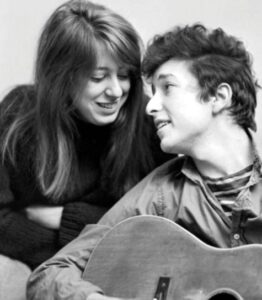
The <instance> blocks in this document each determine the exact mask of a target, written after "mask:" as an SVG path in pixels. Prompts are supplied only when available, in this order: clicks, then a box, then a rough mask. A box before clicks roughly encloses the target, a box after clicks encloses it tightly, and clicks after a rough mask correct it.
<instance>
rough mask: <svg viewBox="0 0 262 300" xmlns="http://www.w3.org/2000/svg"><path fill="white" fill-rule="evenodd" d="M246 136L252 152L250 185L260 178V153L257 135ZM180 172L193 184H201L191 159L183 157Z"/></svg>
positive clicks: (261, 172)
mask: <svg viewBox="0 0 262 300" xmlns="http://www.w3.org/2000/svg"><path fill="white" fill-rule="evenodd" d="M248 135H249V137H250V140H251V143H252V152H253V157H254V161H253V171H252V174H251V177H250V183H251V184H256V183H257V182H258V181H259V180H260V178H261V176H262V161H261V157H262V151H260V152H259V150H258V147H257V145H258V143H257V135H256V134H254V133H251V132H248ZM181 172H182V173H183V174H184V175H185V176H186V177H188V178H189V179H191V180H192V181H194V182H202V181H203V179H202V176H201V174H200V173H199V171H198V169H197V167H196V165H195V163H194V161H193V159H192V158H191V157H189V156H185V159H184V163H183V165H182V168H181Z"/></svg>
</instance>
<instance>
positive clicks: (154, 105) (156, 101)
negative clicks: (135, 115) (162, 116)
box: [146, 93, 162, 116]
mask: <svg viewBox="0 0 262 300" xmlns="http://www.w3.org/2000/svg"><path fill="white" fill-rule="evenodd" d="M161 109H162V101H161V98H160V96H159V94H158V93H155V94H154V96H153V97H152V98H151V99H150V100H149V102H148V103H147V106H146V113H147V114H148V115H150V116H152V115H154V113H155V112H157V111H159V110H161Z"/></svg>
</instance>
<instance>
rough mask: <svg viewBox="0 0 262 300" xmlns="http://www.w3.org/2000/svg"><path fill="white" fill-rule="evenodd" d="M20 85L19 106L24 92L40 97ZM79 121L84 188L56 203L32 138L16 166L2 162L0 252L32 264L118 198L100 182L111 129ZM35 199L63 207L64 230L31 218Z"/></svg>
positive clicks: (159, 157) (78, 145) (158, 156)
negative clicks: (39, 173)
mask: <svg viewBox="0 0 262 300" xmlns="http://www.w3.org/2000/svg"><path fill="white" fill-rule="evenodd" d="M19 89H20V90H21V97H18V99H19V101H17V99H16V102H17V105H20V104H21V103H22V102H23V98H24V97H27V101H28V99H29V100H30V101H35V93H34V92H33V91H32V88H29V87H20V88H17V89H16V91H15V94H16V98H17V92H19ZM18 94H19V93H18ZM12 95H13V92H12V91H11V92H10V93H9V94H8V95H7V97H6V98H5V99H4V100H3V102H2V103H1V105H4V103H5V105H6V103H8V102H9V101H12V97H13V96H12ZM1 105H0V109H1ZM75 123H76V129H77V130H76V132H77V136H76V137H75V138H76V143H75V144H76V153H77V159H78V163H79V166H80V174H81V176H80V178H81V180H80V181H81V182H80V183H79V182H78V186H80V189H77V192H75V193H73V194H72V193H71V194H70V196H69V197H64V198H63V199H60V200H59V202H57V201H55V200H54V199H52V198H50V197H46V196H45V195H43V193H42V191H41V189H40V188H39V185H38V182H37V180H36V176H35V173H34V168H33V167H32V163H31V161H32V160H31V159H32V157H31V154H32V151H31V148H32V144H30V143H29V142H27V143H25V144H23V146H22V147H20V150H19V153H18V156H17V164H16V167H14V166H13V165H12V164H11V163H10V164H8V163H5V164H0V253H1V254H4V255H6V256H9V257H11V258H14V259H17V260H20V261H22V262H24V263H26V264H27V265H28V266H30V267H31V268H32V269H34V268H35V267H37V266H38V265H39V264H40V263H42V262H43V261H45V260H46V259H48V258H50V257H51V256H53V255H54V254H55V253H56V252H57V251H58V250H59V249H60V248H61V247H63V246H65V245H66V244H67V243H68V242H70V241H71V240H72V239H74V238H75V237H76V236H77V235H78V234H79V232H80V231H81V230H82V229H83V227H84V226H85V225H86V224H92V223H96V222H97V221H98V220H99V219H100V218H101V217H102V216H103V214H104V213H105V212H106V211H107V210H108V209H109V208H110V207H111V206H112V205H113V204H114V203H115V202H116V201H117V200H118V199H116V197H115V196H113V195H111V193H110V190H104V188H102V186H104V185H103V184H102V182H101V180H102V179H101V164H100V162H101V160H100V158H101V155H102V153H103V151H104V149H105V147H106V144H107V141H108V137H109V132H110V130H109V129H108V127H97V126H93V125H89V124H87V123H86V122H83V121H80V120H76V122H75ZM2 125H3V124H2ZM2 129H4V128H2ZM0 131H2V130H0ZM156 143H158V141H156ZM156 149H158V147H156ZM159 152H160V149H159ZM155 154H156V160H157V162H156V165H157V164H160V163H162V162H164V161H165V160H167V159H168V158H170V157H169V156H165V155H162V154H161V153H157V152H156V153H155ZM72 180H76V179H72ZM77 180H79V177H78V178H77ZM72 185H74V182H72ZM35 204H39V205H54V206H55V205H62V206H63V207H64V209H63V213H62V220H61V226H60V228H59V230H52V229H48V228H45V227H43V226H41V225H39V224H37V223H35V222H33V221H31V220H29V219H28V218H27V217H26V214H25V212H24V208H26V207H27V206H30V205H35Z"/></svg>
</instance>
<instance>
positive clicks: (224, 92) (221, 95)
mask: <svg viewBox="0 0 262 300" xmlns="http://www.w3.org/2000/svg"><path fill="white" fill-rule="evenodd" d="M232 95H233V92H232V89H231V86H230V85H229V84H228V83H224V82H222V83H220V84H219V86H218V87H217V90H216V94H215V96H213V97H211V98H212V105H213V113H214V114H218V113H220V112H222V111H223V110H225V109H227V108H229V107H230V106H231V102H232Z"/></svg>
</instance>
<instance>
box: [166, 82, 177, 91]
mask: <svg viewBox="0 0 262 300" xmlns="http://www.w3.org/2000/svg"><path fill="white" fill-rule="evenodd" d="M174 86H175V85H174V84H173V83H166V84H164V90H165V91H166V92H169V91H170V90H171V89H172V88H173V87H174Z"/></svg>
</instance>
